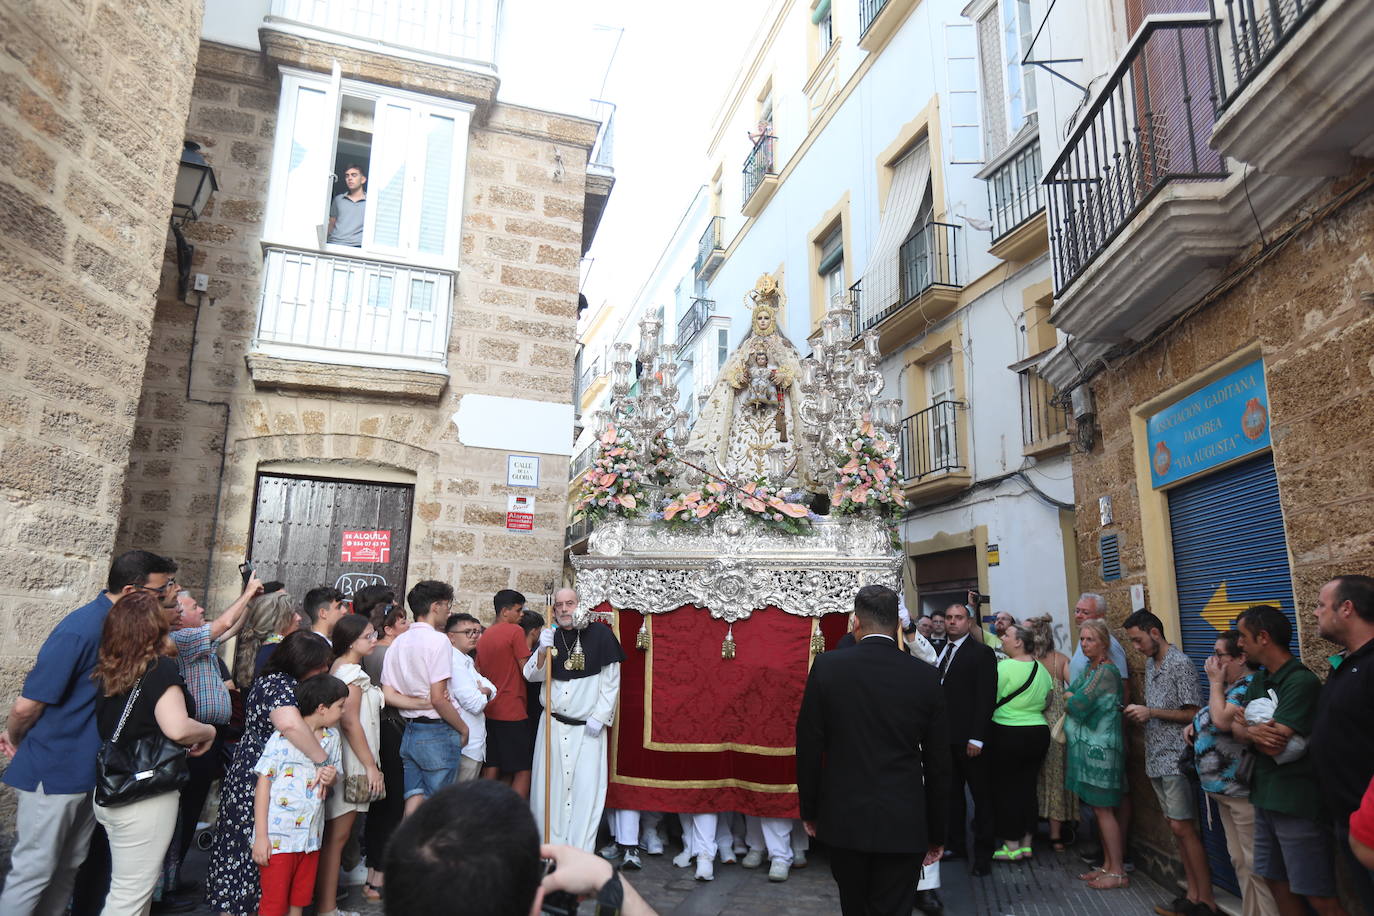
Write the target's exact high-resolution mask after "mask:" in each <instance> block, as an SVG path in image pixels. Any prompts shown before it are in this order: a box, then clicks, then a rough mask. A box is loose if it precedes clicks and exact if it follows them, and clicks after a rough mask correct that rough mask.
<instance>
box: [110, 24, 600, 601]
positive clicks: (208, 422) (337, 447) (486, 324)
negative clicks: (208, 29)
mask: <svg viewBox="0 0 1374 916" xmlns="http://www.w3.org/2000/svg"><path fill="white" fill-rule="evenodd" d="M313 59H314V58H313V57H312V58H309V59H307V60H305V61H304V63H306V64H309V62H310V60H313ZM366 63H367V61H366V60H363V61H362V64H366ZM362 64H360V66H361V65H362ZM369 66H370V65H369ZM273 69H274V66H273V64H271V63H270V62H269V61H268V60H266V59H265V58H264V57H263V56H262V55H258V54H253V53H249V52H246V51H242V50H238V49H233V48H228V47H225V46H220V45H215V44H212V43H204V44H203V45H202V48H201V54H200V64H199V67H198V69H197V72H196V79H195V84H194V89H193V93H192V101H191V111H190V117H189V120H188V123H187V128H186V129H187V134H188V136H190V137H191V138H193V139H195V140H197V141H198V142H201V143H202V144H203V146H204V153H205V155H206V158H207V159H208V160H209V161H210V162H211V164H212V165H213V166H214V168H215V170H216V174H217V175H218V176H219V180H220V192H219V193H218V194H217V195H216V197H215V200H214V202H213V207H212V212H211V213H209V214H208V215H207V216H206V217H205V218H203V219H202V220H201V221H200V222H198V223H197V224H195V225H194V226H193V227H190V230H189V231H188V238H190V239H191V241H192V242H193V243H194V244H195V245H196V255H195V266H194V267H193V270H195V271H197V272H203V273H206V274H208V275H209V283H210V290H209V292H208V293H207V296H206V298H205V299H204V300H202V303H201V305H200V307H199V318H198V319H197V317H196V316H197V310H196V309H195V308H194V307H191V306H187V305H183V304H181V303H179V302H176V301H174V298H175V296H174V293H171V292H170V287H169V288H168V292H167V294H166V295H164V296H163V297H161V298H160V299H159V303H158V311H157V318H156V321H155V323H154V326H153V345H152V348H151V349H152V355H151V356H150V361H149V365H150V371H149V373H148V375H147V378H146V381H145V383H144V386H143V392H142V398H141V401H140V408H139V416H138V425H137V431H136V435H135V445H134V449H133V454H132V456H131V465H130V473H129V481H128V492H127V497H126V499H125V501H124V507H123V513H122V518H121V523H120V532H119V540H120V542H121V544H123V543H128V544H133V543H138V544H140V545H143V546H148V547H149V549H154V550H157V549H163V550H165V551H167V552H169V553H171V554H173V555H174V556H176V557H177V559H178V561H179V562H181V563H182V566H183V569H184V570H185V571H186V575H184V576H182V579H183V581H185V582H187V583H188V584H190V585H191V586H192V587H194V588H196V589H197V590H200V589H202V588H206V587H208V589H209V592H210V595H209V604H208V605H207V606H208V607H210V609H211V611H212V612H213V611H215V610H217V609H218V608H219V607H222V606H223V605H225V604H227V603H228V602H229V601H230V600H232V595H233V592H234V591H235V589H236V588H237V582H238V574H237V571H236V568H235V567H236V565H237V564H238V562H239V561H240V560H241V559H242V557H243V556H244V555H245V553H246V552H247V550H248V547H249V544H250V542H251V534H252V532H251V517H252V500H253V496H254V492H255V482H256V475H257V472H258V470H259V468H260V467H262V466H263V465H264V464H265V463H276V464H277V466H280V463H282V462H290V463H291V466H292V468H293V469H294V472H296V473H300V472H301V470H302V468H303V467H304V468H305V469H306V470H308V472H309V473H311V474H313V475H318V476H322V477H336V478H341V479H355V478H362V479H368V478H371V477H374V476H376V475H377V474H378V473H380V472H385V473H387V474H389V475H391V476H389V477H388V478H387V479H392V480H394V479H397V478H396V476H395V475H396V473H397V472H400V473H401V474H402V475H403V476H404V477H405V478H406V479H409V480H411V481H413V483H414V485H415V501H414V514H413V518H412V525H411V539H410V554H409V571H408V572H409V575H408V580H409V581H410V582H415V581H417V580H419V579H421V578H427V577H436V578H441V579H444V580H446V581H449V582H451V583H452V584H453V586H454V588H455V589H456V590H457V592H458V598H457V601H456V602H455V609H464V610H469V611H471V612H473V613H477V614H479V615H481V616H483V618H484V619H486V618H490V616H491V595H492V593H493V592H494V591H496V590H498V589H500V588H506V587H513V588H517V589H520V590H521V591H524V592H525V593H526V594H527V595H528V596H529V597H531V599H537V596H540V595H542V594H543V591H544V586H545V583H546V582H547V581H548V580H549V579H550V578H555V577H557V576H559V575H560V574H561V568H562V550H563V526H564V520H563V519H564V506H565V504H566V499H567V456H566V455H548V456H543V461H542V469H541V471H542V473H541V481H540V484H541V485H540V487H539V488H538V489H537V490H534V491H529V490H523V491H522V492H525V493H527V494H531V493H532V495H533V496H534V497H535V498H536V501H537V502H536V507H537V515H536V518H535V531H534V532H533V533H523V534H522V533H515V532H508V531H507V530H506V529H505V511H506V497H507V495H508V492H509V491H508V489H507V488H506V486H505V480H506V476H505V475H506V455H507V454H508V453H507V452H506V451H500V450H492V449H484V448H473V447H469V446H465V445H463V444H461V442H460V441H459V436H458V431H457V429H456V427H455V426H454V424H453V422H452V417H453V415H454V413H455V412H456V410H457V408H458V404H459V402H460V400H461V398H462V397H463V396H464V395H465V394H469V393H479V392H480V393H482V394H487V395H496V396H505V397H513V398H524V399H529V400H535V401H551V402H555V403H559V404H566V403H568V402H569V401H570V398H571V392H572V386H573V381H574V380H573V360H574V348H575V325H576V313H577V292H578V289H577V288H578V278H579V273H578V262H579V256H580V245H581V241H582V235H581V232H582V207H583V194H584V187H585V181H586V159H587V153H588V150H589V148H590V147H591V145H592V143H593V141H594V139H595V133H596V130H595V124H593V123H591V122H587V121H583V120H580V119H576V118H567V117H562V116H558V115H552V114H548V113H545V112H539V111H533V110H530V109H524V108H517V107H512V106H504V105H500V104H491V105H490V106H485V107H479V115H482V117H479V118H477V119H475V120H474V123H473V128H472V134H471V136H470V139H469V150H468V168H467V176H466V185H465V201H464V220H463V235H462V240H461V252H460V262H459V264H456V265H455V268H456V269H457V272H458V282H457V288H456V291H455V296H454V303H453V312H452V314H453V318H452V326H451V333H450V337H449V345H448V351H449V360H448V368H449V372H450V379H449V382H448V385H447V387H446V388H445V390H444V392H443V394H442V396H441V397H440V399H439V402H438V403H437V404H435V403H429V402H426V401H424V400H423V399H418V398H408V397H406V396H405V395H404V394H399V395H398V394H395V393H393V394H391V395H389V396H384V395H381V394H378V393H376V392H372V393H369V392H368V391H367V390H365V389H361V390H355V391H350V392H347V393H344V392H325V391H310V390H284V389H281V388H277V387H270V386H268V385H265V384H263V385H262V387H255V385H254V382H253V379H252V377H251V376H250V373H249V370H248V368H247V366H246V364H245V356H246V354H247V353H248V352H249V351H250V348H251V342H252V338H253V333H254V330H255V327H256V320H257V310H258V304H259V299H260V296H261V277H260V272H261V266H262V254H261V248H260V244H259V242H260V236H261V224H262V218H263V213H264V211H265V209H266V203H267V194H268V187H267V178H268V173H269V171H270V167H271V156H272V138H273V134H274V131H275V128H276V123H275V122H276V105H277V96H278V83H277V79H276V76H275V73H274V72H273ZM370 72H371V70H365V71H364V72H361V73H359V74H351V73H350V72H349V71H348V69H347V67H345V72H344V76H345V77H346V78H349V77H354V76H356V77H358V78H363V77H364V76H366V74H367V73H370ZM407 88H409V89H412V90H416V89H417V87H415V86H413V85H408V86H407ZM420 88H421V89H422V88H423V87H420ZM439 88H440V87H438V86H436V87H435V90H436V91H437V90H438V89H439ZM173 272H174V270H173V268H172V266H171V265H170V264H168V265H167V266H166V268H165V271H164V275H165V276H168V277H170V275H171V274H172V273H173ZM169 282H170V281H169ZM192 297H194V294H192ZM194 301H195V299H194V298H192V302H194ZM193 338H194V340H195V354H194V359H193V360H192V359H190V348H191V342H192V339H193ZM154 364H156V365H157V371H152V369H153V366H154ZM188 364H189V365H190V366H191V372H192V377H191V395H192V399H190V400H188V398H187V389H186V381H187V379H186V372H187V366H188ZM202 401H218V402H224V403H226V404H228V416H229V420H228V434H227V438H226V437H225V436H224V435H223V432H224V428H225V427H224V423H225V421H224V408H223V407H220V406H217V405H212V404H207V403H202ZM568 438H569V447H571V444H572V443H571V438H572V430H571V428H569V430H568ZM221 442H224V448H225V449H226V451H225V452H224V454H223V461H224V471H223V474H222V475H221V473H220V461H221V452H220V449H221V445H220V443H221ZM217 495H218V520H217V524H216V523H215V520H214V515H215V512H216V497H217ZM212 548H213V569H208V570H207V563H208V562H210V557H211V552H212Z"/></svg>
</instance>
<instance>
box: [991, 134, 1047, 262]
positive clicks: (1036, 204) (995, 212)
mask: <svg viewBox="0 0 1374 916" xmlns="http://www.w3.org/2000/svg"><path fill="white" fill-rule="evenodd" d="M987 181H988V212H990V213H991V214H992V243H993V244H994V245H996V244H997V243H998V242H1000V241H1001V240H1002V239H1004V238H1006V237H1007V236H1008V235H1010V234H1011V233H1012V232H1014V231H1016V230H1017V229H1019V228H1020V227H1021V226H1022V225H1024V224H1025V223H1026V221H1027V220H1029V219H1030V218H1031V217H1033V216H1035V214H1037V213H1039V212H1041V211H1042V210H1044V209H1045V192H1044V187H1043V186H1042V185H1041V184H1040V140H1039V138H1036V139H1035V140H1034V141H1032V142H1031V143H1030V145H1028V146H1026V147H1025V148H1023V149H1022V150H1021V151H1020V152H1018V153H1017V154H1016V155H1015V156H1012V157H1011V159H1009V160H1008V161H1007V162H1006V163H1005V164H1004V165H1003V166H1002V167H1001V168H999V169H998V170H997V171H995V172H993V173H992V174H991V175H990V176H988V180H987Z"/></svg>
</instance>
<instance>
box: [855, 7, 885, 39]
mask: <svg viewBox="0 0 1374 916" xmlns="http://www.w3.org/2000/svg"><path fill="white" fill-rule="evenodd" d="M885 6H887V0H859V34H860V35H862V34H864V33H865V32H867V31H868V27H869V26H871V25H872V24H873V20H874V19H877V18H878V14H879V13H881V12H882V11H883V7H885Z"/></svg>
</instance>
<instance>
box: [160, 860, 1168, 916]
mask: <svg viewBox="0 0 1374 916" xmlns="http://www.w3.org/2000/svg"><path fill="white" fill-rule="evenodd" d="M676 851H677V847H676V846H675V845H674V844H671V843H670V844H669V846H668V850H667V852H666V853H665V854H663V855H661V856H645V857H644V870H643V871H640V872H631V873H630V880H631V883H633V884H634V886H635V888H636V889H637V890H638V891H639V892H640V893H641V894H643V896H644V897H645V899H647V900H648V901H649V903H650V904H651V905H652V906H653V907H654V909H656V910H657V911H658V912H659V913H660V914H662V916H670V914H671V916H823V914H824V916H830V914H836V913H839V911H840V903H839V896H838V894H837V893H836V890H835V882H834V881H833V880H832V879H831V877H830V869H829V866H828V863H827V861H826V858H825V851H824V850H823V849H822V850H817V851H816V852H815V854H814V855H812V856H811V858H810V860H809V863H808V865H807V867H806V868H801V869H794V870H793V871H792V874H791V876H790V877H789V878H788V880H787V881H786V883H782V884H772V883H770V882H769V881H768V870H767V868H766V867H764V868H759V869H755V870H752V871H750V870H747V869H744V868H741V867H740V866H738V865H720V864H717V865H716V879H715V880H714V881H712V882H709V883H707V882H698V881H696V880H694V879H693V877H692V874H693V873H692V870H691V869H686V868H675V867H674V866H673V863H672V856H673V853H675V852H676ZM1036 855H1037V858H1035V859H1034V860H1032V861H1031V862H1026V863H1020V864H1011V865H999V866H997V867H996V868H995V869H994V870H993V873H992V875H991V876H989V877H987V878H976V879H975V878H970V877H969V875H968V863H966V862H949V863H946V864H945V865H944V866H942V871H943V874H942V876H941V877H942V883H943V885H944V886H943V887H942V888H941V889H940V892H939V893H940V896H941V898H942V899H943V900H944V904H945V913H947V914H948V916H1098V914H1101V916H1108V914H1113V913H1122V914H1124V913H1148V912H1151V909H1152V907H1153V906H1154V905H1155V904H1156V903H1161V902H1164V901H1167V900H1169V899H1171V898H1172V896H1173V895H1172V894H1166V893H1165V891H1164V890H1163V888H1161V887H1160V886H1159V885H1158V884H1156V883H1155V882H1153V881H1151V880H1150V879H1149V878H1148V877H1146V876H1145V875H1143V874H1141V873H1140V872H1136V873H1135V874H1133V875H1132V876H1131V886H1130V887H1129V888H1127V889H1123V890H1119V891H1095V890H1092V889H1091V888H1089V887H1087V886H1086V885H1084V884H1082V883H1080V882H1079V881H1078V880H1077V875H1078V874H1079V873H1080V872H1082V871H1083V870H1084V868H1085V866H1084V865H1083V864H1082V862H1081V861H1080V859H1079V857H1078V856H1077V855H1075V854H1073V853H1072V852H1063V853H1055V852H1051V851H1050V850H1048V849H1040V848H1037V850H1036ZM204 868H205V855H204V853H201V852H198V851H195V850H193V851H192V853H191V856H190V857H189V858H188V859H187V873H188V876H191V877H195V878H199V877H200V876H201V874H202V873H203V871H204ZM339 904H340V906H341V907H343V908H344V909H353V910H357V911H359V912H361V913H363V914H365V916H372V914H379V913H381V912H382V908H381V905H380V904H367V903H364V902H362V900H361V895H360V893H359V889H357V888H352V889H350V894H349V896H348V898H342V897H341V898H340V900H339ZM590 909H591V908H590V906H589V905H586V904H584V905H583V911H586V912H589V911H590ZM455 912H461V910H456V911H455ZM195 913H196V916H212V911H211V910H210V909H209V908H206V907H202V908H201V909H199V910H196V911H195Z"/></svg>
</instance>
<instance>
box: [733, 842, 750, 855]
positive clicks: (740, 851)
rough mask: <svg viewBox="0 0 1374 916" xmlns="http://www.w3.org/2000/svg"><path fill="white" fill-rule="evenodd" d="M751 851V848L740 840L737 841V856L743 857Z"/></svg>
mask: <svg viewBox="0 0 1374 916" xmlns="http://www.w3.org/2000/svg"><path fill="white" fill-rule="evenodd" d="M748 851H749V847H748V846H747V845H745V844H744V843H742V842H740V841H739V840H736V841H735V855H737V856H742V855H744V854H745V853H747V852H748Z"/></svg>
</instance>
